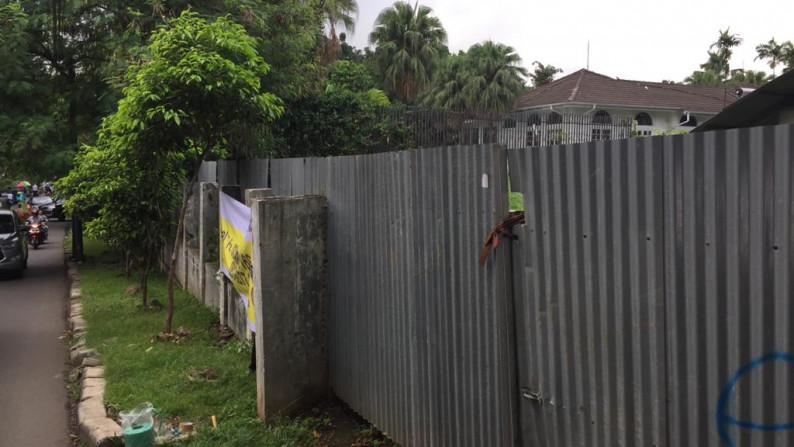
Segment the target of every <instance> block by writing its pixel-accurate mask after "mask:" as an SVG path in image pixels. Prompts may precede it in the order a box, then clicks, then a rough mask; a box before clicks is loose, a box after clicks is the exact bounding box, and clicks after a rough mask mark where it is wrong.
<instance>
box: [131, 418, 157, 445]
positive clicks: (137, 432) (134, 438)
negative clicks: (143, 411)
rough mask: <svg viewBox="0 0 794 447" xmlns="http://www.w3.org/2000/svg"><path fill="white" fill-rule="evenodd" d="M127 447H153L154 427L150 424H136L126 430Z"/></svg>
mask: <svg viewBox="0 0 794 447" xmlns="http://www.w3.org/2000/svg"><path fill="white" fill-rule="evenodd" d="M124 445H125V447H152V446H153V445H154V427H153V426H152V424H150V423H148V422H144V423H143V424H135V425H132V426H129V427H127V428H125V429H124Z"/></svg>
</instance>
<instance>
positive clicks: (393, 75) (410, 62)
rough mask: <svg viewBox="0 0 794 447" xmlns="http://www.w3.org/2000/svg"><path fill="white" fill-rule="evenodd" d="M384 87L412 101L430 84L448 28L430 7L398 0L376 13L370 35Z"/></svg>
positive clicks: (407, 100) (408, 101)
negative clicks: (446, 28)
mask: <svg viewBox="0 0 794 447" xmlns="http://www.w3.org/2000/svg"><path fill="white" fill-rule="evenodd" d="M369 42H370V44H372V45H374V46H375V63H376V66H377V69H378V74H379V76H380V78H381V81H382V85H383V87H384V89H385V90H386V91H387V92H389V93H391V94H393V95H395V96H396V98H397V99H398V100H399V101H401V102H403V103H406V104H415V103H416V102H417V100H418V99H419V98H420V97H421V95H422V93H424V91H425V90H426V89H427V88H428V87H430V85H431V83H432V82H433V78H434V77H435V75H436V72H437V71H438V68H439V65H440V61H441V56H442V54H444V53H445V52H446V51H447V50H446V43H447V32H446V31H445V30H444V28H443V27H442V26H441V21H440V20H439V19H438V18H437V17H435V16H434V15H433V10H432V9H430V8H428V7H427V6H422V5H420V4H419V3H417V4H416V5H415V6H411V5H409V4H408V3H405V2H402V1H398V2H396V3H395V4H394V5H392V6H391V7H389V8H386V9H384V10H383V11H381V12H380V14H378V17H377V19H376V20H375V29H374V30H373V31H372V33H370V35H369Z"/></svg>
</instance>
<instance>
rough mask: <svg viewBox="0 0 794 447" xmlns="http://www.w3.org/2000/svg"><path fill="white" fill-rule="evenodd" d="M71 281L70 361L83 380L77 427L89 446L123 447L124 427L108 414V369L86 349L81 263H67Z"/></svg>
mask: <svg viewBox="0 0 794 447" xmlns="http://www.w3.org/2000/svg"><path fill="white" fill-rule="evenodd" d="M66 265H67V268H68V270H67V276H68V279H69V284H70V288H69V329H70V330H71V331H72V340H73V341H74V343H73V344H72V346H71V348H70V350H69V358H70V360H71V361H72V365H73V367H74V370H75V372H76V374H73V375H74V376H76V377H77V378H78V380H79V381H80V399H79V400H78V401H77V426H78V432H79V436H80V440H81V441H82V442H84V443H85V444H86V445H88V446H89V447H104V446H110V445H121V433H122V432H121V426H120V425H119V424H117V423H116V421H114V420H113V419H110V418H109V417H107V412H106V411H105V370H104V369H103V368H102V366H101V363H100V358H99V353H97V352H96V351H95V350H93V349H86V347H85V333H86V331H87V329H88V327H87V325H86V322H85V319H83V303H82V299H83V294H82V290H81V289H80V273H79V272H78V270H77V264H75V263H74V262H73V261H67V262H66Z"/></svg>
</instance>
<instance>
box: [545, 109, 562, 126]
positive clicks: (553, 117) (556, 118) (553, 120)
mask: <svg viewBox="0 0 794 447" xmlns="http://www.w3.org/2000/svg"><path fill="white" fill-rule="evenodd" d="M548 120H549V124H560V123H561V122H562V115H560V114H559V113H557V112H551V113H549V118H548Z"/></svg>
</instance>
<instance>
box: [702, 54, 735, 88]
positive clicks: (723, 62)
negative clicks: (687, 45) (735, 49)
mask: <svg viewBox="0 0 794 447" xmlns="http://www.w3.org/2000/svg"><path fill="white" fill-rule="evenodd" d="M708 55H709V59H708V60H707V61H706V62H705V63H702V64H700V68H702V69H703V70H704V71H706V72H711V73H715V74H716V75H717V77H718V78H720V79H721V80H722V81H724V80H726V79H728V77H729V74H730V69H731V66H730V61H729V60H728V58H727V57H726V54H725V53H722V52H719V51H718V52H714V51H709V52H708ZM726 73H728V74H726Z"/></svg>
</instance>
